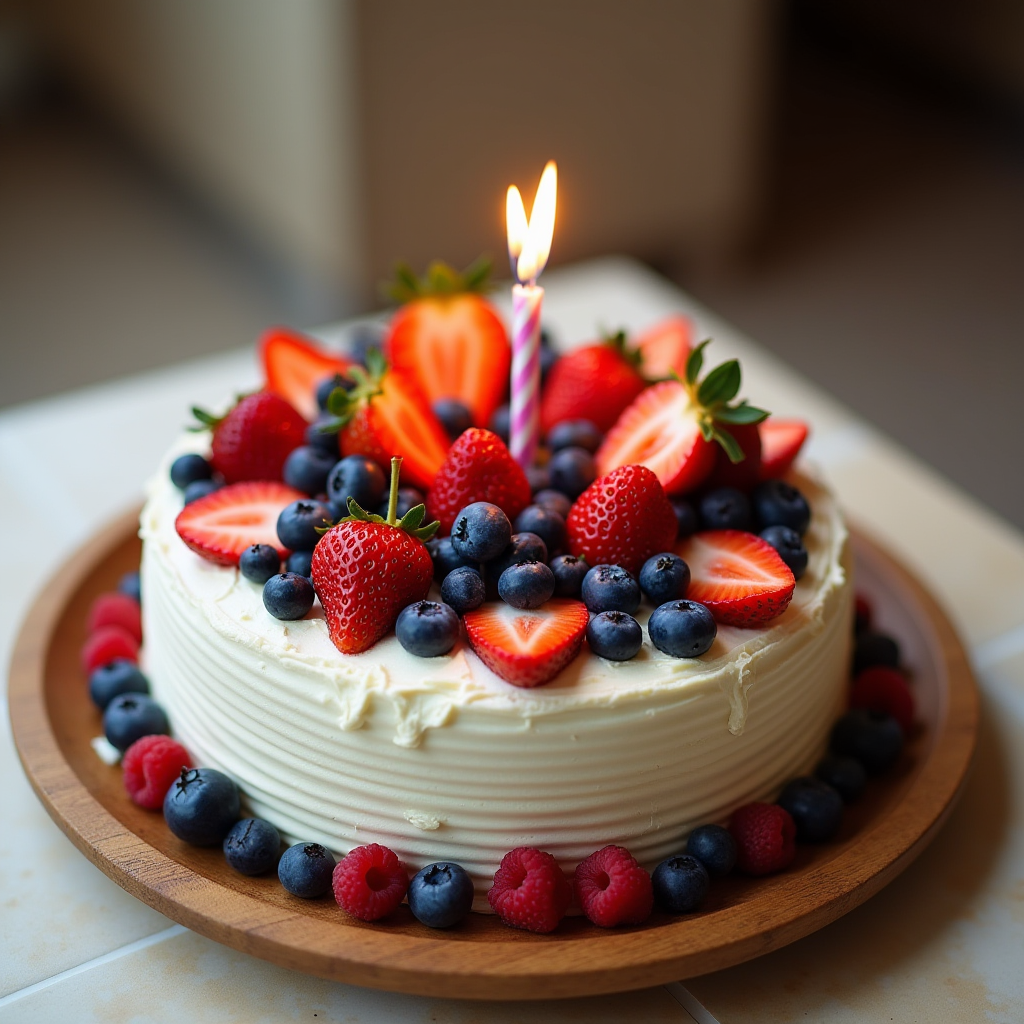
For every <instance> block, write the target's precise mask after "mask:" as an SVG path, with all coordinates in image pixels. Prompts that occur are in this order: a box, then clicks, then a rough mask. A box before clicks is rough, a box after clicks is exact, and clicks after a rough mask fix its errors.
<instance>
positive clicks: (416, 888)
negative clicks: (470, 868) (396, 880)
mask: <svg viewBox="0 0 1024 1024" xmlns="http://www.w3.org/2000/svg"><path fill="white" fill-rule="evenodd" d="M408 899H409V909H410V910H411V911H412V914H413V917H415V918H416V920H417V921H420V922H421V923H423V924H425V925H426V926H427V927H428V928H451V927H452V925H456V924H458V923H459V922H460V921H462V920H464V919H465V918H466V916H467V915H468V914H469V912H470V910H471V909H472V906H473V882H472V880H471V879H470V877H469V875H468V874H467V873H466V869H465V868H463V867H461V866H460V865H458V864H451V863H448V862H442V863H440V864H428V865H427V866H426V867H425V868H423V870H422V871H418V872H417V873H416V874H415V875H414V876H413V879H412V881H411V882H410V883H409V892H408Z"/></svg>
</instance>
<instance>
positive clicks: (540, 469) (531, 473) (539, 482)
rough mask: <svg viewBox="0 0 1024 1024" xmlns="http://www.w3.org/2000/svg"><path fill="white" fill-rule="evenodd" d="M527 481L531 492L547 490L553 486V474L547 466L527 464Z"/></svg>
mask: <svg viewBox="0 0 1024 1024" xmlns="http://www.w3.org/2000/svg"><path fill="white" fill-rule="evenodd" d="M526 482H527V483H528V484H529V485H530V493H531V494H534V493H535V492H537V491H546V490H547V489H548V488H549V487H550V486H551V474H550V473H549V472H548V467H547V466H527V467H526Z"/></svg>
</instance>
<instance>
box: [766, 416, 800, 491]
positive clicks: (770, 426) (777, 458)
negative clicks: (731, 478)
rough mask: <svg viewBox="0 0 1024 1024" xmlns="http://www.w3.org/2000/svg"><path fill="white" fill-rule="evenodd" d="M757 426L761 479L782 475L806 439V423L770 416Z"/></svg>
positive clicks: (793, 460) (791, 463) (794, 459)
mask: <svg viewBox="0 0 1024 1024" xmlns="http://www.w3.org/2000/svg"><path fill="white" fill-rule="evenodd" d="M758 427H759V430H760V434H761V479H762V480H771V479H773V478H774V477H779V476H783V475H784V474H785V472H786V471H787V470H788V469H789V467H790V466H792V465H793V463H794V462H795V461H796V457H797V456H798V455H799V454H800V449H801V448H802V447H803V446H804V441H806V440H807V433H808V427H807V424H806V423H804V422H803V420H777V419H775V417H774V416H772V417H769V418H768V419H766V420H765V421H764V422H763V423H760V424H758Z"/></svg>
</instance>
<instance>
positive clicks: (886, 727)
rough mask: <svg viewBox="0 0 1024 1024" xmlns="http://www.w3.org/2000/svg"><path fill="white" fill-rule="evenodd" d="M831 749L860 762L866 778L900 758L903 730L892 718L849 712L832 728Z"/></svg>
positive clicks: (860, 711)
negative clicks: (866, 775)
mask: <svg viewBox="0 0 1024 1024" xmlns="http://www.w3.org/2000/svg"><path fill="white" fill-rule="evenodd" d="M830 746H831V750H832V753H834V754H845V755H846V756H847V757H852V758H855V759H856V760H858V761H860V763H861V764H862V765H863V766H864V770H865V771H866V772H867V773H868V775H879V774H881V773H882V772H884V771H885V770H886V769H887V768H890V767H892V765H893V764H894V763H895V762H896V758H898V757H899V756H900V751H902V750H903V730H902V729H901V728H900V726H899V723H898V722H897V721H896V719H895V718H893V717H892V716H891V715H882V714H878V713H877V712H874V711H863V710H856V711H848V712H847V713H846V714H845V715H843V717H842V718H840V719H839V721H838V722H836V724H835V726H834V727H833V729H832V738H831V742H830Z"/></svg>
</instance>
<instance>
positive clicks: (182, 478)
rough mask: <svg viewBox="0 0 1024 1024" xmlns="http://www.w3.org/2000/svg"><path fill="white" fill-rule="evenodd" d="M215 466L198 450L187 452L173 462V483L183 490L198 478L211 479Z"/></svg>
mask: <svg viewBox="0 0 1024 1024" xmlns="http://www.w3.org/2000/svg"><path fill="white" fill-rule="evenodd" d="M212 476H213V467H212V466H211V465H210V464H209V462H207V461H206V459H204V458H203V457H202V455H200V454H199V453H198V452H186V453H185V454H184V455H179V456H178V457H177V458H176V459H175V460H174V461H173V462H172V463H171V483H172V484H174V486H175V487H177V488H178V490H180V491H183V490H185V488H186V487H188V485H189V484H194V483H195V482H196V481H197V480H209V479H210V477H212Z"/></svg>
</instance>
